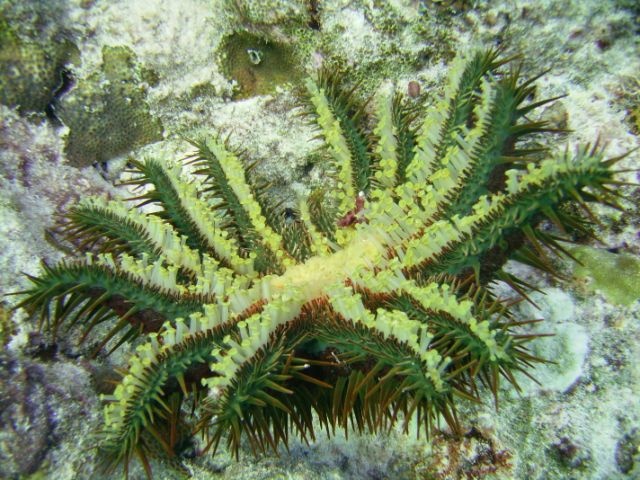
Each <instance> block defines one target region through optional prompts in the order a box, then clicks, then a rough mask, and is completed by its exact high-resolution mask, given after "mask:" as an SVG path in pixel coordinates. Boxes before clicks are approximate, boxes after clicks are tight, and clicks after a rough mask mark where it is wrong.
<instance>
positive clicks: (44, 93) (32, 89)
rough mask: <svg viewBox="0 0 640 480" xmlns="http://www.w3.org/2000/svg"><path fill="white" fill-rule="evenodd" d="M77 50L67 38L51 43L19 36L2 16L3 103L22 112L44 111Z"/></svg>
mask: <svg viewBox="0 0 640 480" xmlns="http://www.w3.org/2000/svg"><path fill="white" fill-rule="evenodd" d="M77 54H78V50H77V48H76V46H75V45H74V44H73V43H72V42H71V41H69V40H67V39H61V40H59V41H55V42H52V43H49V44H41V43H39V42H37V41H35V40H33V41H26V40H23V39H21V38H19V37H18V35H17V34H16V32H15V31H14V30H13V29H12V27H11V25H10V24H9V22H8V21H7V20H6V19H4V18H2V17H0V72H1V73H0V103H2V104H4V105H6V106H8V107H14V108H17V109H18V110H19V111H20V112H21V113H28V112H38V113H45V110H46V109H47V107H48V105H49V104H50V103H51V102H52V100H53V99H54V97H55V94H56V90H58V88H59V87H60V85H61V83H62V81H63V77H62V75H63V73H62V72H63V69H64V67H65V65H66V64H67V63H68V62H70V61H71V60H72V59H74V58H76V57H77Z"/></svg>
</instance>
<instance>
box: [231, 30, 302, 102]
mask: <svg viewBox="0 0 640 480" xmlns="http://www.w3.org/2000/svg"><path fill="white" fill-rule="evenodd" d="M222 52H223V55H224V58H223V59H222V64H223V69H224V71H225V74H226V75H227V76H228V77H229V78H231V79H232V80H235V81H236V82H237V86H238V91H237V93H236V95H235V97H236V98H238V99H240V98H248V97H251V96H253V95H262V94H267V93H271V92H273V91H274V90H275V88H276V87H277V86H278V85H282V84H285V83H288V82H295V81H296V80H297V79H299V78H300V77H301V74H302V69H301V68H300V66H299V65H298V64H297V63H298V62H296V57H295V51H294V49H293V47H292V46H288V45H286V44H284V43H281V42H277V41H275V40H268V39H267V38H264V37H262V36H260V35H253V34H251V33H248V32H237V33H234V34H232V35H230V36H228V37H227V38H226V39H225V41H224V46H223V48H222Z"/></svg>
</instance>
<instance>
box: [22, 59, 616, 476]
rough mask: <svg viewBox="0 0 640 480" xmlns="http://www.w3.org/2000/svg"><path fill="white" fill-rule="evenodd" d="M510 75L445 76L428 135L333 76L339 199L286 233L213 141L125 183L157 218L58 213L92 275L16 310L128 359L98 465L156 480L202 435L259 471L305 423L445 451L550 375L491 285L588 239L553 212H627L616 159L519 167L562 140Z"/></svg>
mask: <svg viewBox="0 0 640 480" xmlns="http://www.w3.org/2000/svg"><path fill="white" fill-rule="evenodd" d="M507 63H511V64H513V62H512V61H511V60H506V59H502V58H501V57H500V56H499V55H498V53H497V52H495V51H486V52H480V53H477V54H475V55H473V56H471V57H470V58H469V59H467V60H466V61H465V60H458V61H456V62H455V64H454V65H453V66H452V68H451V73H450V75H449V80H448V84H447V86H446V88H445V90H444V94H443V95H442V97H441V98H440V100H439V101H437V102H435V103H434V104H433V105H432V106H431V107H429V108H428V109H427V112H426V116H425V119H424V120H422V119H421V118H420V115H419V113H420V111H419V109H418V108H417V107H416V106H412V105H414V104H412V103H411V102H410V101H405V100H403V99H402V98H401V97H400V96H398V95H389V94H387V95H379V96H378V97H377V98H376V99H374V102H373V104H372V105H371V106H367V107H365V106H364V105H361V104H358V101H357V99H356V95H355V94H354V90H353V89H352V90H351V91H345V90H344V89H343V88H342V87H341V85H340V82H339V81H338V75H336V74H334V75H328V74H326V73H322V74H320V75H319V76H318V78H317V79H316V80H311V79H309V80H307V82H306V85H305V86H306V93H305V99H306V103H307V106H308V112H307V113H308V114H309V115H310V116H311V118H312V120H313V121H314V122H316V124H317V126H318V127H319V131H320V134H321V136H322V137H323V139H324V143H325V144H326V148H327V150H328V153H329V155H330V157H331V166H330V170H331V173H332V175H333V182H332V187H331V188H329V189H327V190H324V191H322V190H318V191H314V192H313V193H312V194H311V195H310V196H309V197H308V198H307V199H305V200H304V201H301V202H300V205H299V210H298V211H297V215H296V216H295V217H294V218H293V219H291V218H285V216H284V215H283V214H282V213H281V211H280V210H281V209H280V208H278V206H275V205H272V202H270V201H269V191H268V189H267V188H266V187H265V186H260V185H256V183H255V181H254V180H253V178H252V175H251V174H250V167H247V166H246V165H245V164H244V163H243V161H241V160H240V159H239V157H238V155H236V154H234V153H231V151H230V150H229V149H228V148H227V146H226V145H225V143H224V142H221V141H219V140H217V139H206V140H202V141H197V142H194V145H195V146H196V147H197V153H196V154H195V156H194V157H193V158H191V160H190V161H189V162H187V165H190V166H191V167H192V170H193V171H192V172H191V173H192V175H191V177H187V176H185V175H184V174H183V173H182V172H181V170H182V167H181V166H180V165H162V164H161V163H159V162H158V161H156V160H152V159H147V160H145V161H140V162H137V161H136V162H133V165H134V172H135V176H134V177H133V178H134V179H133V180H131V181H130V182H129V183H130V184H134V185H139V186H145V187H147V188H146V190H145V191H144V193H142V194H141V195H140V196H139V197H137V198H135V199H133V200H134V201H137V202H139V206H142V205H146V204H152V205H153V206H155V211H154V212H152V213H145V212H143V211H141V210H139V209H131V208H129V207H127V206H126V204H125V203H123V202H121V201H109V202H107V201H104V200H100V199H96V198H92V199H88V200H85V201H82V202H81V203H80V204H79V205H77V206H75V207H73V208H72V209H71V210H70V212H69V213H68V214H67V215H66V217H65V218H66V223H65V230H66V233H67V234H68V235H69V237H70V238H71V239H72V240H73V241H74V242H75V244H76V246H77V247H78V249H79V250H81V251H84V252H87V253H86V256H85V257H83V258H80V259H74V260H66V261H64V262H62V263H60V264H58V265H57V266H55V267H51V266H47V265H45V266H44V273H43V274H42V275H41V276H40V277H37V278H33V277H32V278H31V281H32V282H33V286H32V287H31V288H30V289H29V290H27V291H26V292H22V293H23V294H25V295H26V298H24V299H23V301H22V302H21V304H20V305H21V306H25V307H30V308H32V309H34V310H38V311H40V316H41V320H42V322H43V324H45V325H46V326H47V327H48V328H49V329H50V330H51V331H52V332H53V333H54V334H56V332H58V330H59V327H60V326H61V325H63V324H64V325H67V326H69V327H71V326H72V325H81V328H82V329H83V330H84V332H83V334H82V338H84V337H87V335H88V334H89V333H90V332H91V331H92V330H93V329H94V327H95V326H96V325H98V324H101V323H103V322H114V323H113V326H112V328H111V329H110V330H109V332H108V333H106V334H104V335H103V336H102V337H101V338H99V341H98V343H97V346H96V351H100V350H101V349H102V348H103V347H105V346H108V347H110V349H111V350H113V349H115V348H118V347H119V346H121V345H122V344H123V343H125V342H130V341H132V340H134V339H136V342H138V343H139V345H138V346H137V347H136V349H135V353H134V354H133V355H132V356H131V357H130V359H129V364H128V368H127V369H126V372H125V373H124V376H123V378H122V380H121V382H120V383H119V384H118V386H117V388H116V389H115V391H114V392H113V394H112V395H108V396H106V397H105V400H106V401H107V405H106V408H105V425H104V429H103V431H102V433H101V441H100V450H101V451H102V452H103V453H104V454H106V456H105V457H104V458H106V459H107V463H108V464H109V466H113V465H115V464H117V463H120V462H123V463H124V465H125V469H126V468H127V465H128V464H129V461H130V459H131V457H132V456H133V455H137V456H139V458H140V459H141V460H142V463H143V465H144V466H145V468H146V469H147V472H148V473H149V475H150V462H149V456H150V455H151V454H154V452H157V451H158V447H161V448H162V450H164V452H165V455H166V456H168V457H173V458H175V457H176V456H179V454H180V452H181V451H182V449H184V447H185V445H187V444H188V442H187V440H188V438H190V436H191V435H192V434H194V433H196V432H201V433H202V434H203V435H204V438H205V442H206V445H207V449H209V448H212V449H213V450H214V451H215V449H216V448H217V446H218V444H219V442H220V440H221V439H222V438H226V442H227V443H228V446H229V447H230V449H231V451H233V452H234V453H235V454H236V455H237V454H238V452H239V450H240V446H241V439H243V438H246V440H247V441H248V443H249V446H250V447H251V448H252V449H253V450H254V451H264V450H266V449H267V448H273V449H274V450H275V449H277V447H278V445H279V444H284V445H287V444H288V440H289V436H290V435H291V434H292V433H294V434H296V435H298V436H300V437H301V438H303V439H305V440H307V439H313V438H315V437H314V424H315V423H316V422H317V423H318V424H319V425H321V426H322V427H323V428H325V429H326V430H327V432H330V431H334V429H335V427H336V426H338V427H341V428H343V429H344V430H348V429H349V428H351V429H355V430H358V431H364V430H369V431H378V430H380V429H384V428H388V427H390V426H392V425H393V424H395V423H396V422H398V421H401V422H402V424H403V426H404V429H405V430H406V429H407V428H408V423H409V421H410V419H411V418H416V417H417V423H418V425H419V427H418V428H419V429H423V430H424V431H426V432H427V433H428V432H429V430H430V429H431V428H432V426H433V424H434V422H436V421H437V420H438V418H440V417H441V418H443V419H444V421H445V422H446V423H447V424H448V425H449V426H450V427H452V428H453V429H456V430H457V429H458V420H457V417H456V409H455V401H454V400H455V398H456V397H459V398H461V399H468V400H477V399H478V395H479V390H480V386H481V385H485V386H488V388H489V389H490V390H491V391H492V393H493V395H494V396H497V394H498V383H499V379H500V377H504V378H505V379H506V380H507V381H508V382H510V383H511V384H513V385H514V386H515V387H516V388H517V387H518V384H517V381H516V378H515V376H514V372H523V373H525V374H527V372H528V370H529V367H531V365H532V364H533V363H535V362H538V361H540V359H539V358H537V357H535V356H533V355H532V354H530V353H528V352H527V349H526V343H527V342H529V341H530V340H531V339H532V338H533V337H534V336H535V335H527V334H522V333H520V334H519V333H517V332H515V331H514V329H515V330H517V329H518V328H519V327H521V326H522V325H525V324H527V323H530V322H531V321H528V320H517V319H515V318H514V316H513V315H512V314H511V313H510V312H509V310H508V308H507V306H506V305H504V304H503V303H502V302H500V301H498V300H496V299H495V298H494V297H493V295H492V294H491V292H490V290H489V289H488V288H487V286H488V285H489V284H490V282H492V281H494V280H503V281H505V282H507V283H508V284H510V285H511V286H512V287H513V288H514V289H515V290H517V291H519V292H521V293H522V292H524V290H525V289H526V285H525V284H523V282H521V281H519V280H518V279H517V278H515V277H514V276H512V275H510V274H509V273H506V272H505V271H503V269H502V267H503V265H504V264H505V262H506V261H507V260H508V259H515V260H518V261H521V262H525V263H527V264H529V265H533V266H535V267H537V268H542V269H544V270H547V271H550V270H551V267H550V265H549V263H548V262H547V260H546V253H545V252H547V251H549V250H551V251H552V252H556V253H566V251H565V249H564V248H563V247H562V245H561V243H560V241H561V238H562V237H560V236H558V235H559V234H556V233H554V231H553V230H549V229H546V231H542V230H539V229H537V228H536V226H537V225H538V224H540V222H542V221H544V220H549V221H550V222H552V223H553V224H555V225H556V228H557V230H558V231H559V232H561V233H562V232H564V233H565V234H566V232H569V233H570V232H575V231H579V232H586V231H588V230H587V228H586V222H585V220H584V219H583V218H581V217H580V215H579V214H576V213H575V211H576V209H563V208H561V206H562V204H563V203H565V202H567V201H575V202H577V203H578V204H579V205H581V206H582V207H584V208H585V210H586V205H585V202H588V201H597V202H601V203H606V204H609V205H613V206H617V202H616V199H615V197H616V193H615V192H614V190H613V189H611V188H610V187H611V186H612V185H613V186H615V185H617V184H618V183H619V182H616V181H615V180H614V179H613V176H614V173H615V172H614V171H613V170H612V168H611V167H612V166H613V165H614V164H615V163H616V162H617V161H618V160H619V158H615V159H609V160H604V158H603V154H602V151H601V149H599V148H597V147H594V148H589V147H582V148H578V149H577V151H576V153H575V154H570V153H568V152H567V151H565V152H564V153H562V154H559V155H557V154H555V155H554V154H550V153H549V151H547V150H546V149H544V148H540V147H539V146H534V147H532V146H531V144H529V148H525V147H523V146H522V145H523V140H528V141H529V142H530V143H531V141H530V139H531V136H532V134H539V133H541V132H545V131H549V130H552V129H549V128H548V126H547V125H546V124H545V123H543V122H532V121H529V120H528V119H527V118H526V115H527V114H528V113H530V112H531V111H533V110H534V109H535V108H537V107H539V106H541V105H544V104H546V103H548V102H550V101H551V100H553V99H549V100H543V101H538V102H533V101H531V100H530V99H531V98H532V97H533V94H534V87H533V81H534V80H535V79H532V80H528V81H521V79H520V73H519V69H518V68H516V67H512V68H511V69H509V70H508V69H507V68H506V66H505V65H506V64H507ZM367 109H368V110H373V117H374V118H375V121H374V122H373V124H374V125H375V126H374V128H373V129H372V130H368V129H367V115H366V112H367ZM370 123H371V122H370ZM188 178H189V179H188ZM147 210H148V209H147ZM586 211H588V210H586ZM91 336H92V337H95V332H94V333H92V334H91ZM186 399H191V400H193V402H194V405H195V406H197V407H198V409H197V412H198V414H197V415H196V416H190V415H187V414H184V412H183V411H182V406H183V405H184V404H185V401H186ZM314 419H315V420H314ZM349 422H350V423H351V426H349Z"/></svg>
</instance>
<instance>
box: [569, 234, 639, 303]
mask: <svg viewBox="0 0 640 480" xmlns="http://www.w3.org/2000/svg"><path fill="white" fill-rule="evenodd" d="M572 253H573V255H574V256H575V257H576V258H577V259H578V261H580V263H581V264H582V265H578V266H576V268H575V270H574V276H575V277H576V278H578V279H582V280H588V283H587V285H586V286H587V288H588V289H591V290H599V291H601V292H602V293H603V294H604V296H605V297H607V300H609V301H610V302H612V303H616V304H619V305H630V304H632V303H633V302H634V301H636V300H638V299H639V298H640V290H639V289H638V285H640V259H638V258H637V257H636V256H634V255H630V254H628V253H612V252H609V251H607V250H599V249H595V248H590V247H584V246H583V247H577V248H575V249H573V250H572Z"/></svg>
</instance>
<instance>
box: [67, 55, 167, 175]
mask: <svg viewBox="0 0 640 480" xmlns="http://www.w3.org/2000/svg"><path fill="white" fill-rule="evenodd" d="M148 77H149V75H148V70H146V69H144V68H142V67H141V66H140V65H138V63H137V60H136V57H135V54H134V53H133V51H131V49H129V48H128V47H123V46H116V47H112V46H105V47H103V49H102V69H101V71H99V72H95V73H93V74H91V75H89V76H88V77H87V78H84V79H79V80H78V85H77V87H76V88H75V89H74V90H73V91H72V92H70V93H69V94H68V95H67V96H65V97H64V98H63V99H62V100H61V103H60V106H59V109H58V110H57V111H56V114H57V116H58V117H59V118H60V120H61V121H62V122H63V123H64V124H65V125H66V126H68V127H69V130H70V131H69V136H68V138H67V144H66V154H67V157H68V159H69V162H70V163H71V164H72V165H75V166H84V165H90V164H93V163H95V162H104V161H107V160H109V159H112V158H114V157H116V156H118V155H121V154H124V153H127V152H129V151H130V150H132V149H134V148H136V147H139V146H142V145H145V144H147V143H151V142H155V141H158V140H161V139H162V124H161V123H160V120H158V119H156V118H154V117H153V116H152V115H151V114H150V113H149V107H148V105H147V103H146V90H145V81H148Z"/></svg>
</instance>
